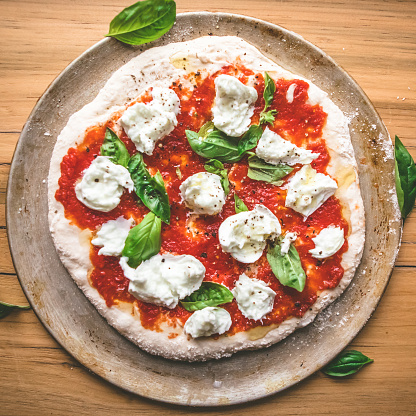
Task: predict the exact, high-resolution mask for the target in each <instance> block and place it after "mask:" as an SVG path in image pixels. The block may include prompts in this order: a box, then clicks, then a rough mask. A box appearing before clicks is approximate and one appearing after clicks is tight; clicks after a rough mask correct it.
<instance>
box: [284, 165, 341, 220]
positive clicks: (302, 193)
mask: <svg viewBox="0 0 416 416" xmlns="http://www.w3.org/2000/svg"><path fill="white" fill-rule="evenodd" d="M337 188H338V186H337V183H336V182H335V181H334V180H333V179H332V178H331V177H330V176H328V175H324V174H323V173H318V172H317V171H316V170H315V169H313V168H312V167H311V165H305V166H303V167H302V169H301V170H299V171H298V172H296V173H295V175H293V177H292V179H291V180H290V182H289V186H288V191H287V195H286V202H285V205H286V206H287V207H289V208H292V209H293V210H295V211H297V212H299V213H300V214H302V215H303V216H304V217H309V215H311V214H312V213H313V212H315V211H316V210H317V209H318V208H319V207H320V206H321V205H322V204H323V203H324V202H325V201H326V200H327V199H328V198H329V197H330V196H332V195H333V194H334V192H335V191H336V189H337Z"/></svg>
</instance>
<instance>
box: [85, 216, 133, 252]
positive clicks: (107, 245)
mask: <svg viewBox="0 0 416 416" xmlns="http://www.w3.org/2000/svg"><path fill="white" fill-rule="evenodd" d="M131 226H132V220H131V219H129V220H126V219H125V218H123V217H119V218H117V219H116V220H110V221H107V222H106V223H104V224H103V225H102V226H101V228H100V230H99V231H97V234H96V236H95V238H94V239H92V240H91V243H92V244H94V245H95V246H101V247H102V248H100V250H99V251H98V254H100V255H102V256H121V252H122V251H123V248H124V244H125V242H126V238H127V235H128V234H129V231H130V228H131Z"/></svg>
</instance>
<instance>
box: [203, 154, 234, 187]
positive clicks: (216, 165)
mask: <svg viewBox="0 0 416 416" xmlns="http://www.w3.org/2000/svg"><path fill="white" fill-rule="evenodd" d="M204 168H205V170H206V171H207V172H209V173H214V174H215V175H218V176H219V177H220V178H221V185H222V187H223V189H224V193H225V195H228V194H229V193H230V181H229V180H228V171H227V169H225V168H224V165H223V164H222V163H221V162H220V161H219V160H217V159H211V160H209V161H208V162H207V163H205V165H204Z"/></svg>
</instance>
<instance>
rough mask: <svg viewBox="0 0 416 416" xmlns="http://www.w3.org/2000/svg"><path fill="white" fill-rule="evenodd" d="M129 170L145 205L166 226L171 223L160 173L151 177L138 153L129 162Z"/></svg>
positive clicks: (138, 194)
mask: <svg viewBox="0 0 416 416" xmlns="http://www.w3.org/2000/svg"><path fill="white" fill-rule="evenodd" d="M127 168H128V170H129V172H130V176H131V179H132V181H133V183H134V190H135V192H136V194H137V196H138V197H139V198H140V199H141V200H142V202H143V204H144V205H145V206H146V207H147V208H149V209H150V211H152V212H153V213H154V214H155V215H157V216H158V217H159V218H160V219H161V220H162V221H163V222H165V223H166V224H169V223H170V206H169V197H168V194H167V192H166V188H165V184H164V182H163V178H162V175H161V174H160V172H159V171H158V172H157V173H156V175H155V176H151V175H150V173H149V171H148V170H147V168H146V164H145V163H144V161H143V156H142V154H141V153H136V154H135V155H134V156H132V158H131V159H130V161H129V164H128V167H127Z"/></svg>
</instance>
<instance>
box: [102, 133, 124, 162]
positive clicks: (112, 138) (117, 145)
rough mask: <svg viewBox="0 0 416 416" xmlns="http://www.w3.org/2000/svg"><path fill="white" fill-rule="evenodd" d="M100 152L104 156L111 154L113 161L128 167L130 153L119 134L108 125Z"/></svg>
mask: <svg viewBox="0 0 416 416" xmlns="http://www.w3.org/2000/svg"><path fill="white" fill-rule="evenodd" d="M100 153H101V154H102V155H103V156H109V157H110V160H111V161H112V162H113V163H115V164H117V165H121V166H124V167H125V168H127V165H128V163H129V160H130V154H129V152H128V150H127V148H126V146H125V145H124V143H123V142H122V141H121V140H120V139H119V137H118V136H117V134H115V133H114V132H113V130H111V129H109V128H108V127H107V128H106V130H105V137H104V142H103V144H102V146H101V149H100Z"/></svg>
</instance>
